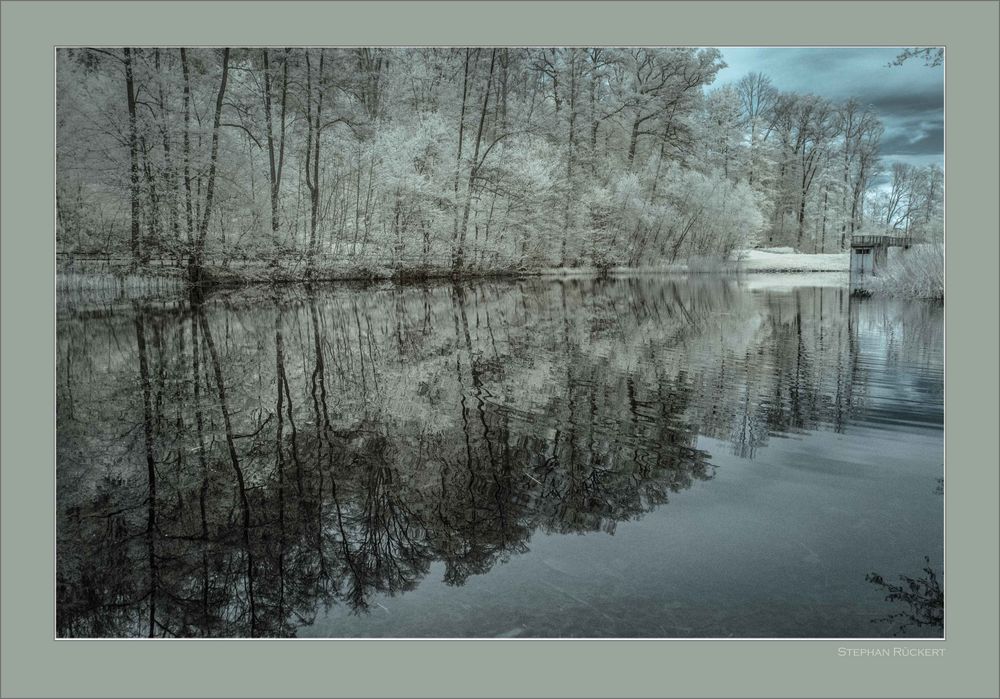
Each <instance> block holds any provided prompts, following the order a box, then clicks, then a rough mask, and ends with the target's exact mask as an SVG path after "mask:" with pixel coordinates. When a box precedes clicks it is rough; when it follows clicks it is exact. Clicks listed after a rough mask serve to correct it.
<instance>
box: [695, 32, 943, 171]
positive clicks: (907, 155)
mask: <svg viewBox="0 0 1000 699" xmlns="http://www.w3.org/2000/svg"><path fill="white" fill-rule="evenodd" d="M721 50H722V58H723V60H724V61H725V62H726V64H727V67H726V68H724V69H723V70H721V71H720V72H719V75H718V78H717V79H716V83H715V84H716V85H725V84H729V83H734V82H736V81H737V80H739V79H740V78H741V77H743V76H744V75H746V74H747V73H749V72H751V71H755V72H759V73H764V74H766V75H768V76H770V78H771V81H772V82H773V83H774V86H775V87H776V88H777V89H779V90H782V91H789V92H800V93H812V94H815V95H820V96H823V97H827V98H829V99H832V100H837V101H840V100H846V99H848V98H850V97H854V98H856V99H858V100H860V101H861V102H864V103H866V104H870V105H871V106H872V107H874V108H875V109H876V110H877V112H878V115H879V118H880V119H881V120H882V123H883V124H884V125H885V134H884V135H883V136H882V148H881V150H882V159H883V162H884V163H885V164H886V165H888V164H889V163H890V162H892V161H897V160H898V161H903V162H907V163H911V164H913V165H918V166H923V165H930V164H937V165H941V166H942V167H943V166H944V67H943V66H937V67H934V68H930V67H927V66H925V65H924V63H923V60H922V59H920V58H911V59H910V60H908V61H906V62H905V63H904V64H903V65H901V66H891V67H890V66H889V63H890V62H891V61H892V60H893V59H894V58H895V57H896V55H897V54H898V53H899V52H900V51H901V49H898V48H853V47H852V48H724V49H721Z"/></svg>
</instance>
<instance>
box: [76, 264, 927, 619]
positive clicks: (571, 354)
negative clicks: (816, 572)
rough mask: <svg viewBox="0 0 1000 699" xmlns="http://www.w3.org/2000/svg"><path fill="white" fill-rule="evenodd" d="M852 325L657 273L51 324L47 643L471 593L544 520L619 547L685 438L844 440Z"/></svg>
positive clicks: (791, 304)
mask: <svg viewBox="0 0 1000 699" xmlns="http://www.w3.org/2000/svg"><path fill="white" fill-rule="evenodd" d="M854 315H855V312H854V311H852V308H851V304H850V302H849V299H848V297H847V292H846V290H844V289H836V288H834V289H806V290H798V291H796V292H795V293H791V294H781V295H774V296H772V295H766V294H747V293H742V292H740V291H739V290H738V289H736V288H735V287H734V286H733V285H732V284H730V283H723V282H711V283H708V282H705V283H695V282H690V281H688V282H685V283H672V282H664V281H662V280H659V281H655V282H652V281H638V280H627V281H617V282H589V281H588V282H563V283H548V282H540V281H536V282H522V283H517V284H499V283H498V284H481V285H477V286H454V287H448V286H428V287H407V288H396V287H392V288H390V287H386V288H377V289H371V288H369V289H363V290H362V289H352V288H344V287H335V288H311V289H310V288H294V289H288V290H285V291H282V292H280V293H278V292H275V291H273V290H272V291H244V292H233V293H217V294H214V295H212V296H211V297H210V298H207V299H205V298H200V297H197V296H194V297H192V298H191V299H190V300H188V301H185V302H184V303H174V304H165V305H163V304H161V305H158V306H157V305H152V304H149V305H146V306H142V307H140V306H135V307H132V308H105V309H101V310H96V311H95V310H87V309H75V310H70V311H65V312H64V313H63V315H62V317H61V318H60V322H59V332H58V335H59V339H58V377H59V388H58V436H57V440H58V445H57V451H58V474H57V475H58V478H57V489H58V500H57V502H58V537H57V538H58V551H57V555H58V565H57V576H58V580H57V587H58V592H57V627H58V633H59V635H60V636H85V637H110V636H156V637H159V636H221V637H228V636H267V637H285V636H293V635H295V634H296V630H297V629H298V628H299V627H301V626H302V625H308V624H310V623H312V621H313V620H314V619H315V618H316V616H317V614H318V613H321V612H322V610H323V609H325V608H328V607H329V606H330V605H334V604H345V605H349V606H350V608H352V609H354V610H357V611H358V612H364V611H365V610H367V609H368V607H369V605H370V604H371V601H372V599H373V597H374V596H375V595H376V594H380V593H387V594H397V593H402V592H405V591H407V590H411V589H413V588H414V587H415V586H416V585H417V584H418V583H419V582H420V581H421V580H422V579H423V578H424V576H426V575H427V573H428V570H429V568H430V565H431V563H432V562H443V564H444V568H445V572H444V578H445V580H446V581H447V582H448V583H449V584H452V585H461V584H463V583H464V582H465V581H466V580H467V579H468V578H469V576H471V575H476V574H481V573H485V572H487V571H489V570H490V569H491V568H493V567H494V566H496V565H497V564H498V563H501V562H503V561H505V560H507V559H509V558H510V557H511V556H513V555H516V554H518V553H520V552H524V551H526V550H527V548H528V541H529V540H530V537H531V536H532V534H533V532H535V531H536V530H540V531H543V532H550V533H571V532H577V533H580V532H597V531H603V532H608V533H614V531H615V527H616V525H617V524H618V523H619V522H624V521H628V520H631V519H635V518H638V517H641V516H642V515H643V513H646V512H648V511H650V510H651V509H653V508H655V507H658V506H660V505H663V504H664V503H666V502H667V500H668V496H669V495H670V494H671V493H676V492H678V491H681V490H684V489H687V488H690V487H691V486H692V484H694V483H695V482H696V481H703V480H708V479H710V478H711V477H712V475H713V467H712V466H711V464H710V461H709V458H710V457H709V455H708V454H707V453H706V452H705V451H703V450H701V449H699V448H698V436H699V435H706V436H712V437H715V438H718V439H723V440H726V441H728V442H729V443H730V444H731V445H732V450H733V452H734V453H735V454H737V455H739V456H742V457H745V458H753V456H754V454H755V451H756V450H757V449H758V448H760V447H761V446H762V445H764V444H766V442H767V440H768V438H769V436H771V435H775V434H788V433H794V432H801V431H806V430H815V429H829V430H835V431H841V430H843V429H844V427H845V425H846V424H848V422H849V421H850V419H851V416H852V415H853V414H854V413H855V412H856V411H858V410H859V409H861V408H862V407H863V406H864V403H865V400H866V390H867V389H866V372H865V368H864V367H863V366H861V365H860V364H859V363H858V361H857V352H856V351H855V350H854V344H855V343H856V337H855V335H856V332H852V323H854V324H856V323H857V322H858V319H857V318H856V317H853V316H854ZM938 326H939V323H933V322H930V323H928V328H930V330H929V332H934V328H936V327H938ZM908 327H910V326H908ZM932 339H933V338H932ZM906 341H907V338H906V337H902V338H899V343H900V344H901V349H900V350H899V351H901V352H910V353H911V354H912V352H919V347H920V346H921V345H920V343H917V344H916V345H915V347H916V348H917V349H914V348H912V347H907V346H905V343H906Z"/></svg>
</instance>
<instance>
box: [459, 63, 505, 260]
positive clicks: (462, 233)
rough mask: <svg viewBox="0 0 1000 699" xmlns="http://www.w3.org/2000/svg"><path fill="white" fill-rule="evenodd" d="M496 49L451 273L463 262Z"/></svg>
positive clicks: (484, 99)
mask: <svg viewBox="0 0 1000 699" xmlns="http://www.w3.org/2000/svg"><path fill="white" fill-rule="evenodd" d="M496 58H497V50H496V49H493V53H492V55H491V56H490V74H489V77H488V78H487V79H486V90H484V93H483V108H482V110H481V111H480V113H479V129H478V130H477V131H476V146H475V149H474V151H473V153H472V164H471V165H470V166H469V187H468V190H467V191H466V195H465V210H464V211H463V212H462V225H461V226H460V227H459V230H458V247H457V248H456V250H455V252H454V254H453V256H452V260H451V267H452V273H453V274H454V273H456V272H458V271H459V270H461V268H462V266H463V265H464V264H465V232H466V229H467V228H468V226H469V209H470V208H471V206H472V190H473V187H474V186H475V182H476V171H477V170H478V168H479V145H480V143H481V142H482V139H483V125H484V124H485V123H486V110H487V108H488V107H489V101H490V90H491V89H492V87H493V67H494V65H495V64H496Z"/></svg>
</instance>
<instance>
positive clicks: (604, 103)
mask: <svg viewBox="0 0 1000 699" xmlns="http://www.w3.org/2000/svg"><path fill="white" fill-rule="evenodd" d="M722 67H723V63H722V61H721V58H720V53H719V51H717V50H715V49H693V48H673V49H610V48H566V49H540V48H536V49H508V48H496V49H494V48H469V49H382V48H363V49H260V48H255V49H237V48H234V49H129V48H125V49H65V50H61V51H60V52H59V56H58V76H57V80H58V93H57V99H58V125H57V130H58V134H57V135H58V167H57V171H58V175H57V180H58V181H57V205H58V206H57V213H58V236H59V244H60V249H61V250H62V251H64V252H68V253H95V252H99V253H101V254H107V255H118V256H124V257H127V258H128V259H129V260H130V261H131V262H132V263H134V264H142V263H145V262H148V261H149V260H151V259H157V260H158V259H162V258H170V259H173V260H176V261H177V262H178V263H179V264H183V265H187V266H188V267H189V268H191V269H195V270H200V269H201V268H202V267H204V266H205V265H206V264H210V263H211V262H212V261H213V260H225V261H229V260H236V259H250V260H254V261H256V262H260V263H268V264H276V263H278V262H280V263H281V264H284V265H287V264H289V263H290V262H294V264H295V265H298V266H300V268H301V270H302V271H303V274H308V273H310V272H314V271H315V270H317V269H321V268H323V267H324V266H329V265H331V264H334V263H336V264H350V265H354V266H355V267H357V268H359V269H378V268H381V269H410V270H414V269H438V270H448V269H450V270H453V271H459V272H476V271H494V272H497V271H508V270H516V269H537V268H542V267H554V266H593V267H608V266H618V265H624V266H638V265H640V264H641V265H650V264H666V263H671V262H684V261H687V260H689V259H691V258H694V257H725V256H728V255H729V254H730V253H731V252H732V251H734V250H737V249H740V248H745V247H749V246H752V245H755V244H762V245H770V246H777V245H790V246H794V247H796V248H798V249H800V250H803V251H806V252H812V251H822V252H833V251H837V250H841V249H843V248H844V247H845V244H846V241H847V238H848V236H850V235H851V233H853V232H855V231H857V230H859V229H861V228H863V227H867V228H881V227H885V228H889V229H896V230H907V231H909V232H921V233H922V232H926V231H930V230H939V229H940V225H941V224H940V218H941V215H940V211H941V202H942V199H943V198H942V197H941V180H942V178H941V177H940V171H939V170H935V169H930V170H926V171H916V170H913V169H912V168H906V167H905V166H898V167H894V169H893V175H894V180H893V185H892V190H891V192H890V193H888V194H879V195H878V196H875V190H874V188H873V184H874V182H875V178H876V177H877V176H878V175H879V173H880V167H881V166H880V163H879V155H878V154H879V140H880V136H881V134H882V125H881V124H880V122H879V120H878V117H877V115H876V114H875V112H874V111H873V110H872V109H871V108H869V107H867V106H865V105H863V104H861V103H860V102H858V101H855V100H848V101H846V102H843V103H833V102H831V101H829V100H827V99H824V98H821V97H816V96H813V95H800V94H792V93H782V92H779V91H778V90H776V89H775V88H774V87H773V85H772V84H771V82H770V80H769V79H768V78H767V77H766V76H764V75H761V74H754V73H752V74H748V75H746V76H745V77H744V78H743V79H741V80H740V81H739V82H738V83H736V84H733V85H726V86H723V87H716V88H711V85H712V83H713V82H714V80H715V78H716V75H717V73H718V71H719V70H720V69H721V68H722Z"/></svg>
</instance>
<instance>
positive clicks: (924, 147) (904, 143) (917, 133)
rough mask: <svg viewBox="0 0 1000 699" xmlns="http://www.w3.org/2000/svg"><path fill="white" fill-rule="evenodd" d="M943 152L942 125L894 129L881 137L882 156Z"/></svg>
mask: <svg viewBox="0 0 1000 699" xmlns="http://www.w3.org/2000/svg"><path fill="white" fill-rule="evenodd" d="M943 152H944V124H943V123H938V124H930V125H921V126H919V127H915V128H895V129H893V130H892V131H891V132H889V131H886V134H885V135H884V136H883V137H882V154H883V156H884V155H887V154H897V155H933V154H939V153H943Z"/></svg>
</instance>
